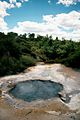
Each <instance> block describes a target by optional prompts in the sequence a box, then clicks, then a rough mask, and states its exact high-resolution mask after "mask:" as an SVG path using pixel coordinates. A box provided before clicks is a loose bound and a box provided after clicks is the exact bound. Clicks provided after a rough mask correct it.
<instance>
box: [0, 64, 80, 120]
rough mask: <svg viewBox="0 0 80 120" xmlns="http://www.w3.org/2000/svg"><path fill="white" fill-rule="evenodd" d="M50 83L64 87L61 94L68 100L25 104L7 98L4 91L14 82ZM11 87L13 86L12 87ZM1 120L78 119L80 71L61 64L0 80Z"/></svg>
mask: <svg viewBox="0 0 80 120" xmlns="http://www.w3.org/2000/svg"><path fill="white" fill-rule="evenodd" d="M32 79H40V80H51V81H54V82H57V83H60V84H62V85H63V86H64V93H65V94H67V95H69V97H70V101H69V102H68V103H65V102H64V101H62V100H61V99H60V98H55V99H50V100H45V101H44V100H41V101H35V102H31V103H28V102H24V101H22V100H19V99H15V98H13V97H12V96H10V95H9V94H8V93H7V91H8V90H9V89H10V88H11V87H13V85H15V84H16V83H18V82H20V81H25V80H32ZM11 85H12V86H11ZM0 89H1V91H2V96H1V98H0V104H1V105H0V111H1V112H0V118H1V119H0V120H9V119H10V118H11V114H12V113H13V114H12V116H15V117H13V118H12V120H18V119H19V120H20V119H22V118H23V120H26V119H29V120H32V119H33V120H51V119H54V120H74V119H75V120H79V119H78V118H80V116H79V115H80V72H77V71H74V70H73V69H71V68H68V67H65V66H63V65H61V64H51V65H37V66H35V67H30V68H28V69H27V70H25V71H24V73H21V74H19V75H13V76H7V77H3V78H0ZM4 112H5V113H6V114H5V116H3V115H2V113H4Z"/></svg>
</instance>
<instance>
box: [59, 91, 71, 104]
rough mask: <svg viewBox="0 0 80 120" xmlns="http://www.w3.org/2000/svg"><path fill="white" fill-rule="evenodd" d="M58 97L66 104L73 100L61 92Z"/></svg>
mask: <svg viewBox="0 0 80 120" xmlns="http://www.w3.org/2000/svg"><path fill="white" fill-rule="evenodd" d="M58 95H59V98H60V99H61V100H62V101H63V102H65V103H69V102H70V100H71V97H69V95H68V94H66V93H64V92H59V93H58Z"/></svg>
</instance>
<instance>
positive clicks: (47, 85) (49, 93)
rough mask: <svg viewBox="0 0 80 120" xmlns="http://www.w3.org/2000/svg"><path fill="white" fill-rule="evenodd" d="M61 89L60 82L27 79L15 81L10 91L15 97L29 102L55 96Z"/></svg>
mask: <svg viewBox="0 0 80 120" xmlns="http://www.w3.org/2000/svg"><path fill="white" fill-rule="evenodd" d="M61 90H63V86H62V85H61V84H59V83H56V82H52V81H50V80H29V81H25V82H19V83H17V84H16V86H15V87H14V88H13V89H11V90H10V93H11V94H12V95H13V96H14V97H16V98H19V99H22V100H24V101H27V102H31V101H34V100H41V99H43V100H45V99H51V98H53V97H57V96H58V92H60V91H61Z"/></svg>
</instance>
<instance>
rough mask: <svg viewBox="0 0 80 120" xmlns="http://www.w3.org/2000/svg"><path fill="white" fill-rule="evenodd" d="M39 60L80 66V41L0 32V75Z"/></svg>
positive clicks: (33, 63)
mask: <svg viewBox="0 0 80 120" xmlns="http://www.w3.org/2000/svg"><path fill="white" fill-rule="evenodd" d="M40 61H43V62H45V63H62V64H65V65H66V66H70V67H74V68H80V42H73V41H71V40H65V39H62V40H59V39H58V37H56V39H55V40H53V39H52V37H51V36H48V35H46V36H45V37H44V36H40V35H38V36H37V37H35V34H34V33H32V34H28V35H26V34H24V35H18V34H17V33H13V32H10V33H7V35H5V34H4V33H0V76H4V75H10V74H16V73H19V72H21V71H23V70H24V69H25V68H27V67H29V66H32V65H35V64H36V62H40Z"/></svg>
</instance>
